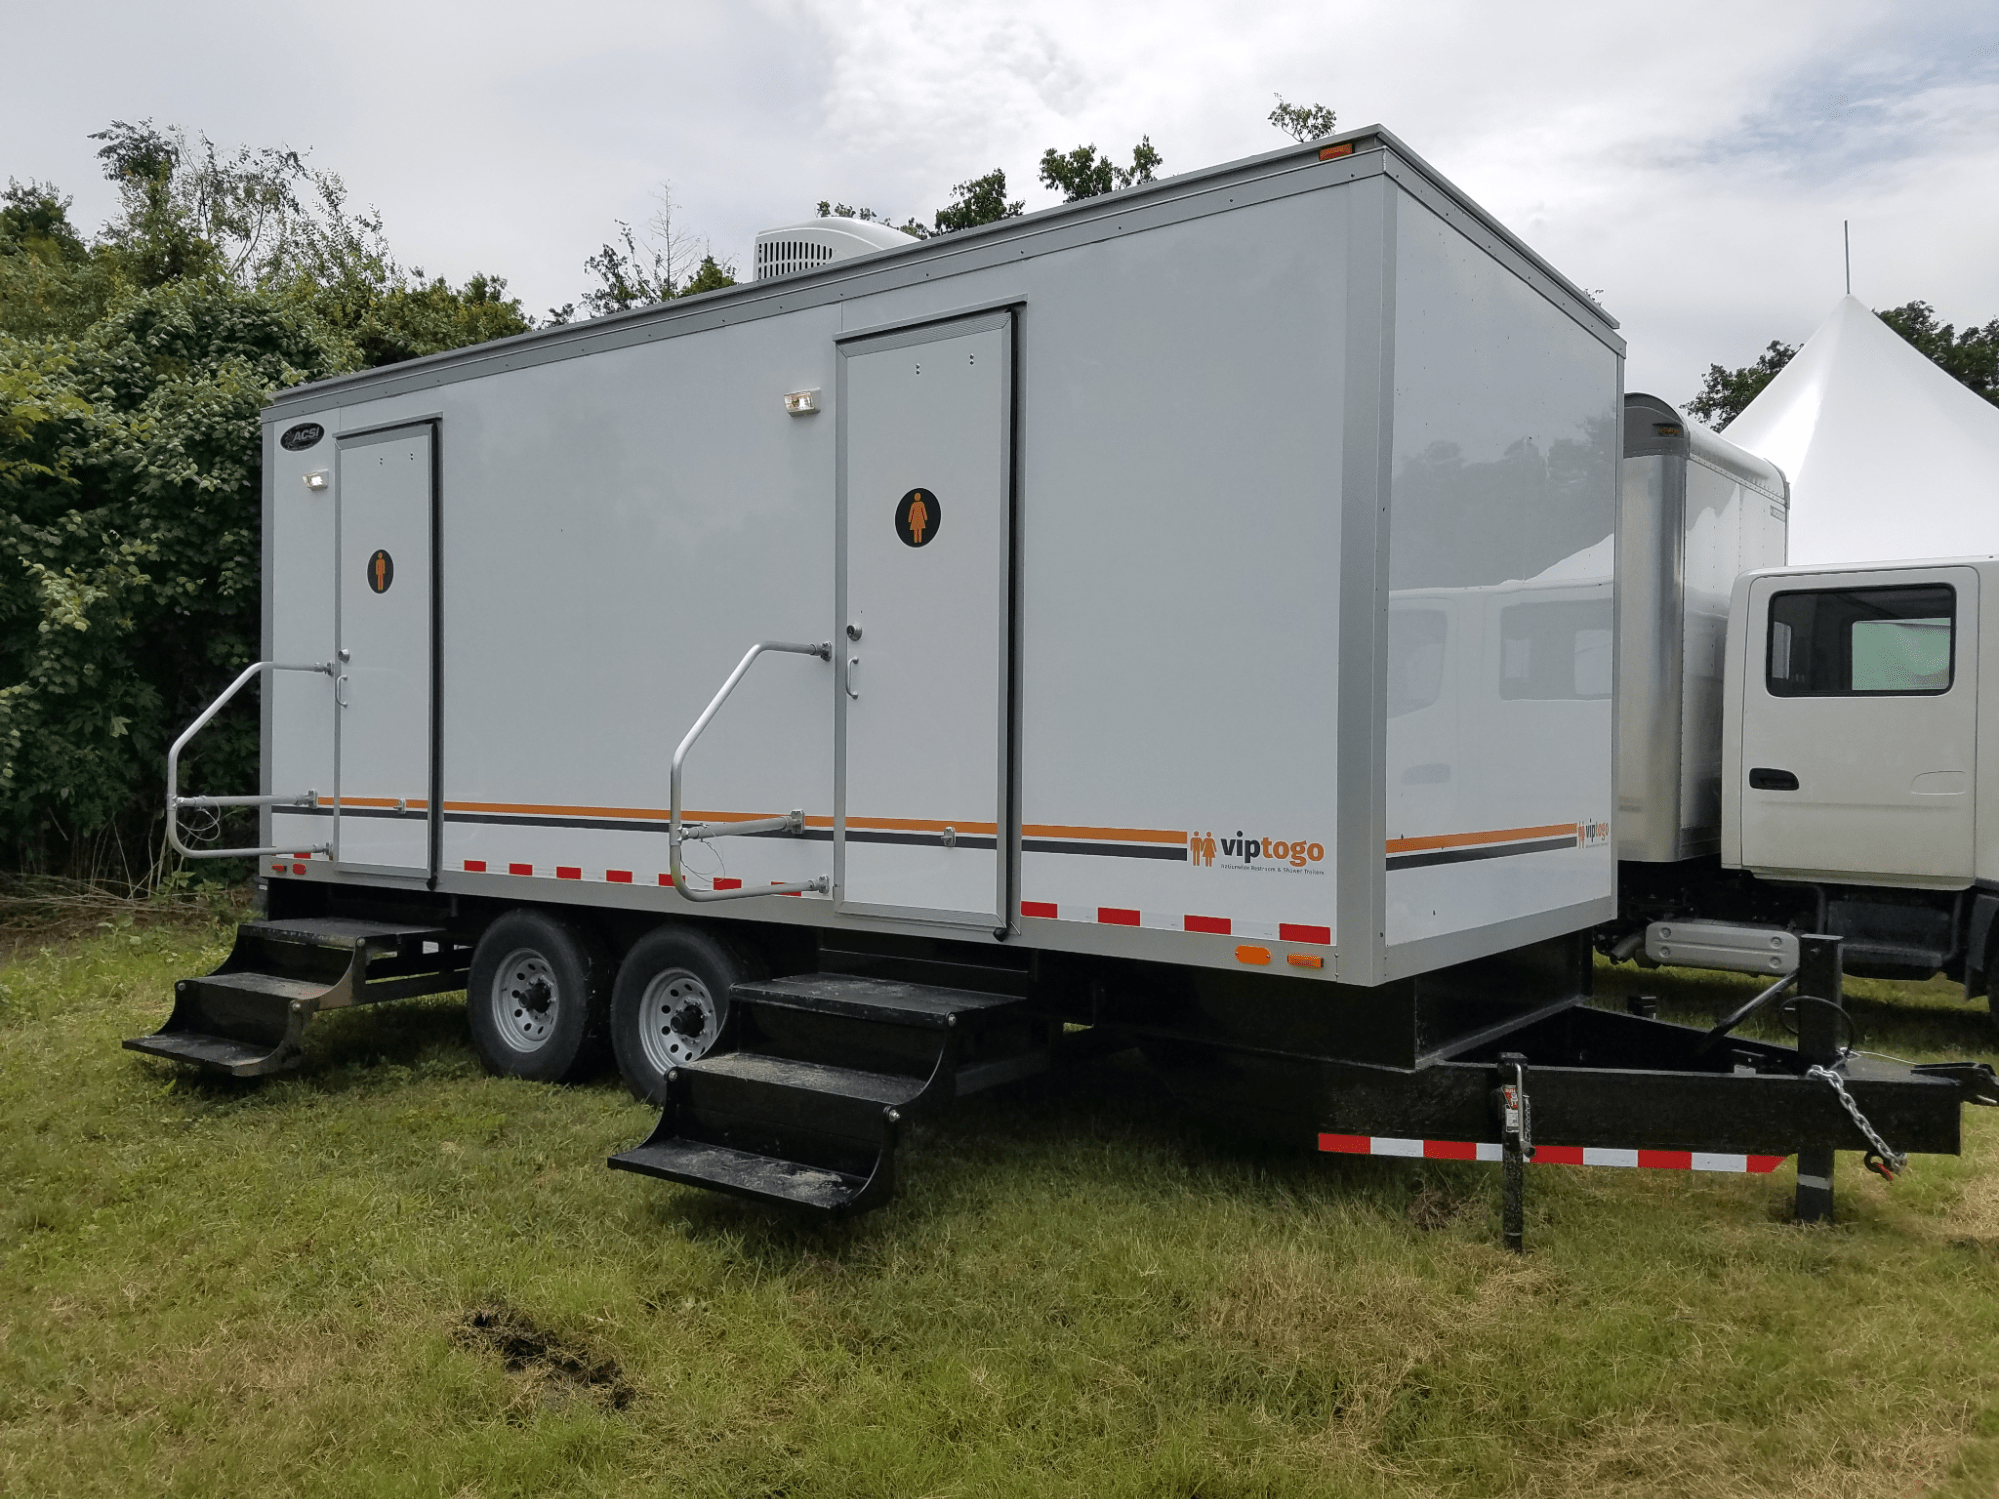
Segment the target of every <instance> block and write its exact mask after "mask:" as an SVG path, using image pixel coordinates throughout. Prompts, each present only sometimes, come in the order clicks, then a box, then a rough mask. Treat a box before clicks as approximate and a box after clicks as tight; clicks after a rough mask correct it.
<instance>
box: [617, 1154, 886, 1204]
mask: <svg viewBox="0 0 1999 1500" xmlns="http://www.w3.org/2000/svg"><path fill="white" fill-rule="evenodd" d="M610 1165H611V1166H612V1167H613V1168H614V1169H615V1170H617V1171H620V1172H640V1173H643V1174H644V1175H646V1176H648V1177H661V1178H664V1179H665V1180H666V1181H668V1182H679V1183H685V1184H686V1185H687V1186H689V1187H703V1188H713V1189H715V1190H717V1191H718V1192H724V1193H733V1194H735V1195H736V1196H737V1197H740V1198H754V1199H756V1200H758V1201H759V1202H763V1203H783V1204H788V1205H790V1206H792V1207H795V1208H806V1209H812V1210H814V1211H816V1212H819V1213H826V1214H839V1213H842V1212H845V1211H848V1210H850V1209H852V1208H854V1207H855V1206H856V1205H857V1204H862V1203H863V1200H864V1199H865V1198H866V1196H867V1192H868V1187H869V1184H870V1181H871V1179H870V1178H869V1177H866V1176H862V1175H860V1174H857V1173H852V1172H839V1171H834V1170H832V1169H830V1168H827V1167H815V1166H812V1165H811V1164H809V1163H807V1162H796V1161H786V1160H784V1159H783V1158H782V1157H776V1156H764V1155H762V1154H760V1153H758V1152H755V1151H738V1150H736V1149H735V1148H734V1147H731V1146H715V1145H710V1144H708V1143H706V1142H703V1141H691V1140H683V1139H678V1138H669V1139H667V1140H663V1141H648V1142H647V1143H646V1144H645V1145H643V1146H634V1147H633V1148H632V1149H631V1150H629V1151H621V1152H619V1153H618V1154H617V1155H616V1156H614V1157H612V1158H611V1159H610Z"/></svg>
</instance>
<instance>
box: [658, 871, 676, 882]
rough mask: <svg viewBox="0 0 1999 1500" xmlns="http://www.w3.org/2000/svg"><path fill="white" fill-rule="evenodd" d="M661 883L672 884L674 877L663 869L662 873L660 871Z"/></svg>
mask: <svg viewBox="0 0 1999 1500" xmlns="http://www.w3.org/2000/svg"><path fill="white" fill-rule="evenodd" d="M659 883H660V884H661V885H672V884H673V877H672V876H671V875H668V874H666V873H665V872H664V871H661V873H660V877H659Z"/></svg>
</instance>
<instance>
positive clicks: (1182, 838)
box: [848, 819, 1187, 844]
mask: <svg viewBox="0 0 1999 1500" xmlns="http://www.w3.org/2000/svg"><path fill="white" fill-rule="evenodd" d="M848 821H850V822H851V821H852V819H849V820H848ZM1020 836H1021V837H1022V838H1028V839H1096V840H1098V841H1099V842H1101V843H1107V844H1184V843H1186V842H1187V832H1186V830H1185V829H1180V828H1072V827H1070V826H1069V825H1068V824H1066V823H1023V824H1021V825H1020Z"/></svg>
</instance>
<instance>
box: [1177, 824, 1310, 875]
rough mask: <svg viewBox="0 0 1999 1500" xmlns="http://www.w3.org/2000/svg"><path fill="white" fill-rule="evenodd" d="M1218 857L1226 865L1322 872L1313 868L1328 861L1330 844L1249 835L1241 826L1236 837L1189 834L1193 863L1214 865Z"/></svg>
mask: <svg viewBox="0 0 1999 1500" xmlns="http://www.w3.org/2000/svg"><path fill="white" fill-rule="evenodd" d="M1217 858H1220V860H1221V861H1222V865H1223V867H1224V868H1234V869H1249V868H1262V869H1270V868H1273V867H1277V866H1289V867H1290V868H1291V869H1294V870H1310V872H1311V873H1312V874H1315V875H1318V874H1323V873H1324V871H1323V870H1311V867H1312V866H1313V865H1323V864H1324V863H1325V860H1326V846H1325V845H1324V844H1320V843H1315V842H1313V841H1312V840H1310V839H1270V838H1248V837H1246V836H1245V835H1244V834H1243V831H1242V830H1241V829H1240V828H1238V829H1237V830H1236V834H1235V837H1234V838H1228V837H1223V838H1219V839H1218V838H1216V837H1215V836H1214V835H1213V834H1212V833H1195V834H1190V835H1188V838H1187V859H1188V862H1189V863H1190V864H1196V865H1213V864H1214V862H1215V860H1216V859H1217ZM1259 860H1260V861H1263V863H1262V865H1261V866H1259V865H1258V861H1259Z"/></svg>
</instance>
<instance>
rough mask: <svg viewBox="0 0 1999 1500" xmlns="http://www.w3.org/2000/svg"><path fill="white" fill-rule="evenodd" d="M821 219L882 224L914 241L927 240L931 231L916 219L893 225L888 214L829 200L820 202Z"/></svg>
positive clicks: (823, 199) (822, 199) (824, 199)
mask: <svg viewBox="0 0 1999 1500" xmlns="http://www.w3.org/2000/svg"><path fill="white" fill-rule="evenodd" d="M819 217H820V218H822V219H833V218H839V219H859V220H861V222H863V223H865V224H880V225H883V226H884V227H886V228H890V229H900V230H901V231H902V232H903V233H904V234H906V235H908V236H910V238H912V239H918V240H927V239H929V238H930V231H929V230H927V229H925V228H924V227H923V226H922V225H921V224H919V223H917V222H916V220H915V219H913V218H912V219H905V220H903V221H902V222H901V223H900V224H896V223H892V222H891V221H890V219H889V217H888V215H887V214H878V213H876V212H875V211H874V210H873V209H872V208H856V207H854V205H853V204H851V203H835V202H833V201H832V200H831V199H829V198H821V199H820V200H819Z"/></svg>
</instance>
